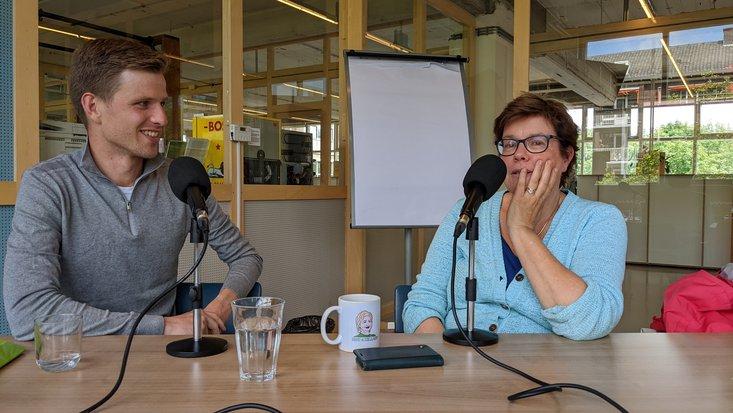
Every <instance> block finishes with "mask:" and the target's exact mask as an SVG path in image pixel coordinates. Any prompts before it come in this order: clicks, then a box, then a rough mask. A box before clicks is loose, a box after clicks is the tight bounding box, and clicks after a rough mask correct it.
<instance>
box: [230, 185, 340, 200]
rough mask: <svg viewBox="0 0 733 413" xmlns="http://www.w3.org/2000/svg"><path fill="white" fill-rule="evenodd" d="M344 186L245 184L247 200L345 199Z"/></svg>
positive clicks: (245, 198)
mask: <svg viewBox="0 0 733 413" xmlns="http://www.w3.org/2000/svg"><path fill="white" fill-rule="evenodd" d="M345 198H346V188H345V187H344V186H326V185H320V186H312V185H244V200H245V201H292V200H301V199H345Z"/></svg>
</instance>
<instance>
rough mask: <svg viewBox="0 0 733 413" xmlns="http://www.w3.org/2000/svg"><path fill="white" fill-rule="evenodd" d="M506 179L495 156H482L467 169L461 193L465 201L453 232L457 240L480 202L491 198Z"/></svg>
mask: <svg viewBox="0 0 733 413" xmlns="http://www.w3.org/2000/svg"><path fill="white" fill-rule="evenodd" d="M505 178H506V165H505V164H504V161H502V160H501V159H499V157H498V156H496V155H491V154H489V155H484V156H482V157H480V158H478V159H476V161H475V162H474V163H473V164H472V165H471V167H470V168H468V171H467V172H466V176H465V177H464V178H463V193H464V194H465V195H466V201H465V202H464V203H463V206H462V207H461V214H460V216H459V218H458V222H457V223H456V229H455V230H454V231H453V237H454V238H458V237H459V236H460V235H461V233H462V232H463V231H464V230H465V229H466V225H468V221H470V220H471V218H473V216H474V215H475V214H476V211H477V210H478V208H479V206H480V205H481V203H482V202H484V201H486V200H487V199H489V198H491V196H493V195H494V194H495V193H496V190H497V189H499V187H500V186H501V184H502V183H503V182H504V179H505Z"/></svg>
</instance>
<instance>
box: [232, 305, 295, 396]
mask: <svg viewBox="0 0 733 413" xmlns="http://www.w3.org/2000/svg"><path fill="white" fill-rule="evenodd" d="M284 305H285V301H283V300H282V299H281V298H274V297H247V298H240V299H238V300H234V301H232V320H233V323H234V329H235V330H236V337H235V341H236V343H237V358H238V360H239V378H240V379H241V380H245V381H256V382H262V381H268V380H272V379H273V378H275V374H276V372H277V354H278V351H279V350H280V336H281V334H282V332H281V327H282V319H283V308H284Z"/></svg>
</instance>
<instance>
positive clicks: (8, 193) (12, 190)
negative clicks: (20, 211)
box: [0, 181, 18, 206]
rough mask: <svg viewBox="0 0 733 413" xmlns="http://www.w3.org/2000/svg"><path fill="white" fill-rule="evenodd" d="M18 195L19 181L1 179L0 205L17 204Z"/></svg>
mask: <svg viewBox="0 0 733 413" xmlns="http://www.w3.org/2000/svg"><path fill="white" fill-rule="evenodd" d="M17 196H18V183H17V182H8V181H0V205H2V206H6V205H15V198H16V197H17Z"/></svg>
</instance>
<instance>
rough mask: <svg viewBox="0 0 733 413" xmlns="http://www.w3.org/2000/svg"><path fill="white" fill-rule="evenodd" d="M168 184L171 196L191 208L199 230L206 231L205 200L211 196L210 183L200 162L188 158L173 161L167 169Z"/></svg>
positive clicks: (207, 223)
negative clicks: (171, 192)
mask: <svg viewBox="0 0 733 413" xmlns="http://www.w3.org/2000/svg"><path fill="white" fill-rule="evenodd" d="M168 184H170V186H171V190H172V191H173V195H175V196H176V198H178V199H179V200H180V201H181V202H183V203H185V204H188V206H189V208H191V214H192V215H193V216H194V217H195V218H196V225H197V226H198V227H199V229H200V230H201V231H208V230H209V215H208V212H207V209H206V198H208V197H209V195H210V194H211V181H210V180H209V175H208V174H206V170H205V169H204V166H203V165H201V162H199V161H198V160H196V159H194V158H191V157H189V156H181V157H178V158H176V159H174V160H173V162H172V163H171V166H170V168H169V169H168Z"/></svg>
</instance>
